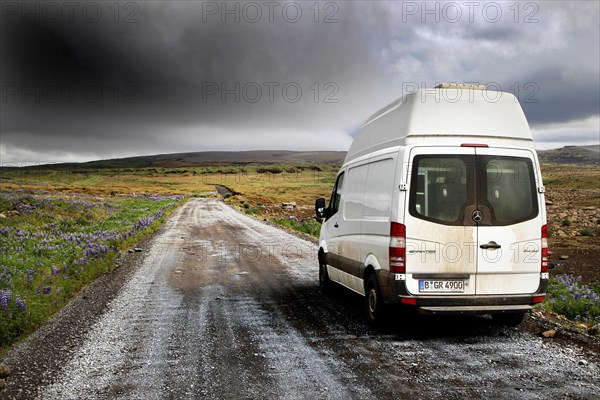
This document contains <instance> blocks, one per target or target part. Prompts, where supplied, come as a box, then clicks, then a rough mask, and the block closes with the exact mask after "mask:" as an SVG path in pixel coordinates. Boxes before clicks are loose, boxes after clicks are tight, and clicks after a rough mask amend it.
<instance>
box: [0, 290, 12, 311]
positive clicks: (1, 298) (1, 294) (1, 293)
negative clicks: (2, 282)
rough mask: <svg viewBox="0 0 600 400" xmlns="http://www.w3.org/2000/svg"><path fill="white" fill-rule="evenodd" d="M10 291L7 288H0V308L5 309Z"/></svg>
mask: <svg viewBox="0 0 600 400" xmlns="http://www.w3.org/2000/svg"><path fill="white" fill-rule="evenodd" d="M11 294H12V293H11V291H10V290H9V289H0V308H2V309H3V310H6V307H7V306H8V303H10V299H11Z"/></svg>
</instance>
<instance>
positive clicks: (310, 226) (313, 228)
mask: <svg viewBox="0 0 600 400" xmlns="http://www.w3.org/2000/svg"><path fill="white" fill-rule="evenodd" d="M273 222H275V223H276V224H278V225H281V226H283V227H285V228H288V229H293V230H295V231H298V232H303V233H308V234H309V235H310V236H312V237H316V238H318V237H319V232H320V231H321V224H320V223H319V222H317V221H316V220H306V221H295V220H290V219H280V218H275V219H273Z"/></svg>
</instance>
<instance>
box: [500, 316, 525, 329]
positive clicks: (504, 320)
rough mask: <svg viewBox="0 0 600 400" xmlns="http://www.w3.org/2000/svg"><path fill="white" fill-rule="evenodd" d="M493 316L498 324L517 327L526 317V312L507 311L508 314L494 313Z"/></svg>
mask: <svg viewBox="0 0 600 400" xmlns="http://www.w3.org/2000/svg"><path fill="white" fill-rule="evenodd" d="M492 318H493V319H494V322H496V323H497V324H498V325H504V326H510V327H515V326H519V325H520V324H521V322H523V319H524V318H525V313H506V314H493V315H492Z"/></svg>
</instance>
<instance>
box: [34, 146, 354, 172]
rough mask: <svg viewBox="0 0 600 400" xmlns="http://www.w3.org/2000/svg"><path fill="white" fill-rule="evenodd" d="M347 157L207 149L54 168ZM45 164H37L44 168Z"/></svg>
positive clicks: (337, 159) (340, 159)
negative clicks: (204, 150)
mask: <svg viewBox="0 0 600 400" xmlns="http://www.w3.org/2000/svg"><path fill="white" fill-rule="evenodd" d="M345 157H346V152H344V151H284V150H257V151H207V152H194V153H175V154H158V155H153V156H139V157H127V158H115V159H109V160H98V161H90V162H85V163H65V164H52V165H51V167H52V169H62V168H65V169H67V168H73V167H76V168H90V169H101V168H149V167H169V168H177V167H201V166H209V165H248V164H304V163H309V164H311V163H333V164H341V163H342V162H343V161H344V158H345ZM40 167H43V166H37V167H36V168H40Z"/></svg>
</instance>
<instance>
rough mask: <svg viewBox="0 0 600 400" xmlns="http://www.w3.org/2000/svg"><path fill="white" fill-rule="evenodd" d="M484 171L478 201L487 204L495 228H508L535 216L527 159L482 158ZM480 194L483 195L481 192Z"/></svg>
mask: <svg viewBox="0 0 600 400" xmlns="http://www.w3.org/2000/svg"><path fill="white" fill-rule="evenodd" d="M479 160H480V163H479V164H480V169H481V170H482V171H485V177H484V179H485V181H484V182H482V183H483V184H484V185H482V188H481V189H482V190H480V194H481V195H480V196H479V197H480V198H481V197H483V196H485V201H483V202H481V203H483V204H485V203H487V205H489V207H490V209H491V211H492V216H493V218H494V222H495V225H509V224H514V223H517V222H521V221H526V220H528V219H531V218H534V217H536V216H537V214H538V205H537V196H536V192H535V175H534V172H533V165H532V163H531V160H529V159H528V158H515V157H488V156H481V157H479ZM482 191H483V193H482Z"/></svg>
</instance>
